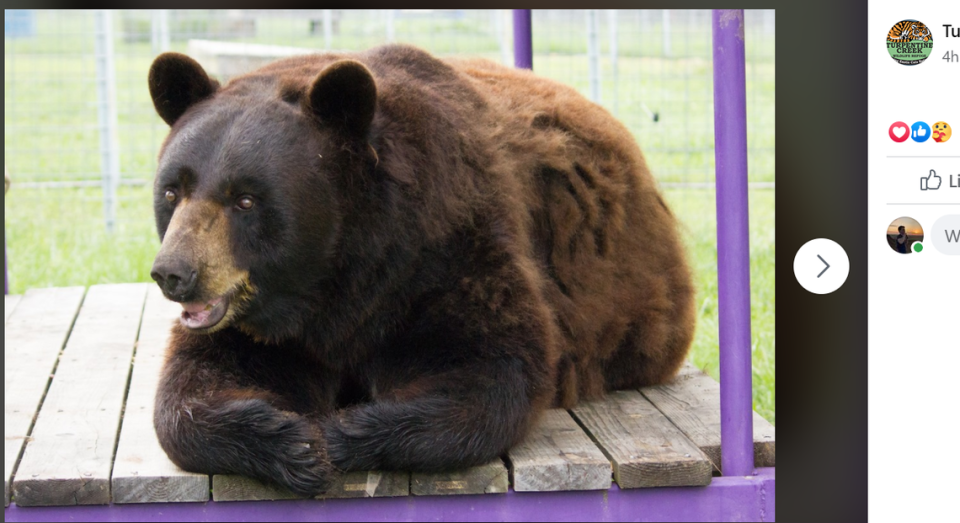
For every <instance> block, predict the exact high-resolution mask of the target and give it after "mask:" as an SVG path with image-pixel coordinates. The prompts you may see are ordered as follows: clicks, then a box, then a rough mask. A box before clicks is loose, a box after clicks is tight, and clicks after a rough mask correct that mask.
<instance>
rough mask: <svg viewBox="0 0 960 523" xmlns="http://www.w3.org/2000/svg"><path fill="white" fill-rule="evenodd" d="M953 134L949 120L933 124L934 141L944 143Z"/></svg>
mask: <svg viewBox="0 0 960 523" xmlns="http://www.w3.org/2000/svg"><path fill="white" fill-rule="evenodd" d="M951 136H953V130H952V129H950V124H948V123H947V122H937V123H935V124H933V141H935V142H940V143H943V142H945V141H947V140H949V139H950V137H951Z"/></svg>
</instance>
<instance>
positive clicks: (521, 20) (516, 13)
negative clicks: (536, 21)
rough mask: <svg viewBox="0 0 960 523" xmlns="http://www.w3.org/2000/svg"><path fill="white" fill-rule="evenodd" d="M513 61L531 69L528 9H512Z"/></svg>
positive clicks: (523, 67) (531, 40)
mask: <svg viewBox="0 0 960 523" xmlns="http://www.w3.org/2000/svg"><path fill="white" fill-rule="evenodd" d="M513 63H514V65H515V66H517V67H518V68H520V69H533V27H532V22H531V20H530V10H529V9H514V10H513Z"/></svg>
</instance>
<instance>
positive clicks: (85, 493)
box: [13, 284, 147, 506]
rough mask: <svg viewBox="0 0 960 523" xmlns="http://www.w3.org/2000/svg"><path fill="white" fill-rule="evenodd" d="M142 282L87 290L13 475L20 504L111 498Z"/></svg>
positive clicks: (98, 501) (106, 500) (86, 502)
mask: <svg viewBox="0 0 960 523" xmlns="http://www.w3.org/2000/svg"><path fill="white" fill-rule="evenodd" d="M146 292H147V285H146V284H122V285H97V286H94V287H91V288H90V290H89V291H87V296H86V298H85V299H84V303H83V306H82V307H81V308H80V313H79V314H78V315H77V320H76V324H75V325H74V327H73V332H72V333H71V334H70V339H69V340H68V341H67V345H66V347H65V348H64V350H63V355H62V356H61V357H60V363H59V364H58V366H57V372H56V377H55V378H54V379H53V381H52V383H51V384H50V389H49V390H48V392H47V396H46V399H45V400H44V402H43V407H42V408H41V409H40V413H39V414H38V415H37V421H36V425H35V426H34V429H33V433H32V434H31V440H30V441H29V442H28V443H27V446H26V449H25V450H24V452H23V459H22V460H21V462H20V466H19V468H18V470H17V475H16V477H15V478H14V481H13V491H14V497H15V501H16V502H17V505H19V506H49V505H90V504H107V503H109V502H110V469H111V465H112V461H113V450H114V448H115V447H116V442H117V431H118V429H119V426H120V414H121V410H122V408H123V397H124V393H125V392H126V388H127V387H126V386H127V377H128V376H129V373H130V360H131V356H132V355H133V347H134V344H135V342H136V340H137V330H138V328H139V327H140V315H141V313H142V312H143V303H144V298H145V297H146Z"/></svg>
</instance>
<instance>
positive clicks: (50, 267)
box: [4, 11, 776, 422]
mask: <svg viewBox="0 0 960 523" xmlns="http://www.w3.org/2000/svg"><path fill="white" fill-rule="evenodd" d="M126 14H129V13H126ZM191 16H193V15H191ZM196 16H199V17H203V16H206V15H203V14H202V13H200V14H197V15H196ZM537 16H540V15H537ZM135 17H136V16H134V18H135ZM122 18H123V17H122V16H120V15H117V17H116V28H117V29H116V30H117V39H116V41H115V50H116V79H117V113H118V119H119V133H118V140H119V147H120V150H121V155H120V162H121V172H122V174H123V177H124V179H128V180H137V181H141V182H147V185H144V186H123V187H121V188H120V191H119V194H118V197H119V201H120V205H119V208H118V209H117V230H116V232H114V233H113V234H108V233H107V232H106V231H105V229H104V225H103V202H102V193H101V191H100V190H99V188H83V189H45V190H44V189H30V188H26V187H23V186H17V183H18V182H42V181H51V180H58V181H64V180H99V178H100V154H99V131H98V123H97V108H96V101H97V92H96V84H95V82H94V80H95V70H96V68H95V63H94V60H93V56H92V54H93V38H92V34H93V23H92V18H91V15H90V13H89V12H88V11H72V12H69V13H67V12H39V15H38V21H37V24H38V33H39V34H40V35H41V36H40V37H37V38H27V39H7V38H5V40H4V158H5V162H6V164H7V166H8V167H9V168H10V172H11V173H12V176H13V179H14V187H13V189H12V190H11V194H10V195H8V196H7V197H6V200H5V204H6V205H5V210H4V222H5V227H6V229H5V230H6V240H7V243H8V247H9V259H10V276H11V284H12V288H11V290H12V292H15V293H20V292H23V291H24V290H26V289H29V288H34V287H48V286H66V285H91V284H96V283H112V282H132V281H150V279H149V274H148V273H149V269H150V266H151V265H152V261H153V257H154V255H155V253H156V251H157V248H158V242H157V239H156V233H155V231H154V227H153V215H152V209H151V195H150V186H149V181H150V180H151V179H152V176H153V172H154V170H155V168H156V154H157V149H158V147H159V144H160V142H161V141H162V140H163V137H164V136H165V134H166V131H167V127H166V126H165V125H164V124H163V123H162V122H161V121H160V119H159V117H157V116H156V114H155V113H154V111H153V107H152V103H151V102H150V99H149V95H148V91H147V88H146V75H147V70H148V68H149V66H150V63H151V61H152V58H153V54H152V51H151V46H150V43H149V42H143V41H126V39H125V38H124V35H123V34H122V31H123V27H124V25H123V24H124V22H123V21H122ZM602 19H603V20H605V18H602ZM538 20H539V21H538ZM547 22H549V25H545V23H543V19H535V24H537V23H540V24H541V25H539V26H537V27H538V28H536V29H535V32H534V35H535V41H534V49H535V51H536V54H535V56H534V67H535V69H536V71H537V72H538V73H539V74H542V75H544V76H548V77H551V78H554V79H556V80H559V81H562V82H564V83H567V84H569V85H572V86H574V87H575V88H577V89H579V90H580V91H581V92H583V93H585V94H586V93H587V92H588V91H589V85H588V73H587V69H588V63H587V60H586V57H585V54H586V41H585V25H584V24H583V23H582V22H581V21H579V20H564V19H563V18H562V17H560V18H559V19H557V20H554V21H552V22H550V21H549V20H547ZM204 23H205V22H203V21H202V20H200V21H197V20H193V21H189V22H185V25H183V26H182V27H187V28H193V29H194V30H197V29H198V28H200V29H202V27H203V24H204ZM638 23H639V20H637V19H633V18H630V16H624V17H622V18H621V26H620V33H619V38H618V46H619V51H620V58H619V59H618V61H617V65H616V67H617V69H616V77H617V80H618V81H617V82H613V78H614V66H613V62H612V61H611V60H610V58H609V55H608V54H607V53H608V45H609V42H608V41H607V40H606V37H604V38H603V39H602V49H601V51H602V52H603V53H604V55H603V57H602V59H601V62H600V66H601V71H600V77H601V79H602V80H603V83H602V90H601V99H602V103H603V104H604V105H605V106H606V107H607V108H608V109H610V110H611V111H612V112H614V113H615V115H616V116H617V117H618V118H619V119H620V120H622V121H623V122H624V123H625V124H626V125H627V127H628V128H630V129H631V131H632V132H633V133H634V135H635V136H636V138H637V140H638V142H639V143H640V146H641V148H642V149H643V150H644V153H645V155H646V157H647V161H648V163H649V164H650V166H651V168H652V169H653V171H654V173H655V175H656V176H657V178H658V179H659V180H660V181H662V182H686V181H694V182H701V181H711V180H712V176H713V174H712V173H713V168H714V160H713V117H712V114H713V102H712V74H713V71H712V67H711V63H710V59H709V56H710V44H709V30H707V31H705V32H704V31H702V30H700V29H698V28H697V27H693V26H685V25H683V24H682V23H680V22H679V19H678V20H675V22H674V25H673V29H672V33H671V35H672V39H671V48H672V54H671V56H670V57H669V58H665V57H664V56H663V48H662V44H663V38H662V36H663V35H662V32H661V27H660V26H659V25H657V26H655V27H654V30H653V31H652V32H650V33H639V32H638V31H637V28H638V27H639V25H638ZM384 24H385V21H384V20H373V21H372V22H371V21H370V20H363V19H361V18H357V17H355V16H353V15H349V16H347V17H345V18H344V19H343V22H342V25H341V33H340V35H339V36H338V37H337V38H336V39H335V40H334V47H335V48H338V49H365V48H368V47H371V46H374V45H378V44H382V43H384V34H385V27H384ZM140 25H142V24H140ZM493 26H494V24H493V20H492V19H491V18H489V17H487V18H484V16H483V15H478V14H476V13H470V14H468V17H467V18H465V19H454V18H440V19H433V20H429V19H425V18H417V17H415V16H413V17H408V18H401V19H398V20H397V25H396V34H397V39H398V40H400V41H406V42H409V43H413V44H416V45H419V46H421V47H424V48H426V49H427V50H429V51H432V52H434V53H438V54H456V53H461V54H471V55H481V56H486V57H488V58H491V59H494V60H499V59H500V52H499V44H498V42H497V39H496V37H495V31H494V27H493ZM128 27H137V26H136V24H135V25H134V26H128ZM147 27H149V26H147ZM604 27H605V26H604ZM507 28H508V30H509V25H508V26H507ZM601 30H602V31H603V29H601ZM747 34H748V39H747V56H748V63H747V70H746V72H747V110H748V133H749V135H748V142H749V144H750V149H749V154H750V156H749V168H750V172H749V179H750V180H751V181H756V182H772V181H774V180H775V170H774V160H775V155H774V148H775V136H774V126H775V118H774V104H775V85H774V76H775V63H774V61H773V58H772V57H773V52H774V49H773V43H774V42H773V40H774V39H773V35H772V34H770V35H765V34H763V33H760V32H759V31H752V30H751V28H750V27H748V33H747ZM203 36H204V35H202V34H197V35H192V37H201V38H202V37H203ZM239 40H240V41H248V42H252V43H264V44H276V45H289V46H297V47H309V48H315V49H320V48H322V47H323V37H322V35H310V34H309V22H308V20H306V19H294V20H291V19H263V20H258V23H257V34H256V36H254V37H249V38H243V39H239ZM172 44H173V49H172V50H174V51H181V52H183V51H185V50H186V41H185V39H179V38H175V39H174V41H173V42H172ZM651 112H655V113H658V115H659V121H657V122H654V121H653V119H652V117H651V115H650V113H651ZM666 193H667V197H668V199H669V202H670V204H671V206H672V208H673V209H674V211H675V213H676V214H677V216H679V217H680V220H681V222H682V224H683V231H684V238H685V239H686V245H687V249H688V252H689V254H690V260H691V264H692V266H693V268H694V270H695V277H696V279H697V286H698V289H699V294H698V303H699V321H698V325H697V333H696V338H695V340H694V345H693V349H692V355H691V357H692V358H693V360H694V361H695V362H696V363H697V364H698V365H699V366H701V367H704V368H706V369H707V371H708V372H709V373H710V374H711V375H713V376H714V377H717V371H718V369H717V361H718V357H717V341H718V332H717V306H716V304H717V287H716V217H715V203H714V197H715V194H714V192H713V191H712V190H696V189H692V190H691V189H687V190H674V189H671V190H668V191H666ZM750 198H751V200H750V203H751V218H750V225H751V229H750V235H751V237H750V241H751V278H752V314H753V372H754V404H755V408H756V409H757V411H758V412H760V414H761V415H763V416H764V417H766V418H767V419H769V420H770V421H771V422H773V421H775V410H776V409H775V350H774V349H775V343H774V342H775V337H774V333H775V331H774V324H775V319H774V318H775V310H774V308H775V296H774V268H775V265H774V255H775V248H774V245H775V241H774V240H775V234H774V228H773V226H772V224H773V223H774V214H775V209H774V192H773V191H769V190H753V191H751V193H750Z"/></svg>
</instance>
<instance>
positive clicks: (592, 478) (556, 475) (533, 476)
mask: <svg viewBox="0 0 960 523" xmlns="http://www.w3.org/2000/svg"><path fill="white" fill-rule="evenodd" d="M509 458H510V460H509V461H510V473H511V475H512V477H513V489H514V490H515V491H517V492H544V491H555V490H605V489H609V488H610V482H611V478H612V473H611V468H610V461H609V460H608V459H607V458H606V457H604V455H603V452H601V451H600V449H598V448H597V446H596V445H595V444H594V443H593V442H592V441H590V437H589V436H587V434H586V433H584V432H583V429H581V428H580V426H579V425H577V422H576V421H574V420H573V418H571V417H570V414H569V413H567V411H565V410H563V409H552V410H548V411H547V412H546V413H545V414H544V415H543V417H542V418H541V419H540V422H539V423H538V424H537V426H536V427H534V429H533V430H532V431H531V432H530V434H529V435H528V436H527V438H526V439H525V440H524V441H523V443H521V444H519V445H517V446H516V447H514V448H512V449H510V453H509Z"/></svg>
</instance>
